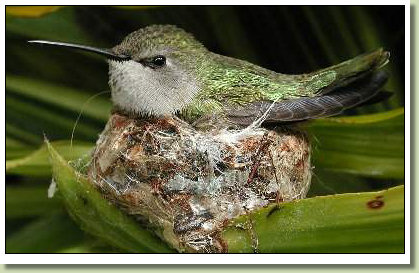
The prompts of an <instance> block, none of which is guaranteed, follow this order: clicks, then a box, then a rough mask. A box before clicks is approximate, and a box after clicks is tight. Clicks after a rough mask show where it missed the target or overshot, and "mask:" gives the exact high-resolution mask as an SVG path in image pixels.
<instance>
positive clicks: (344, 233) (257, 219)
mask: <svg viewBox="0 0 419 273" xmlns="http://www.w3.org/2000/svg"><path fill="white" fill-rule="evenodd" d="M403 234H404V186H398V187H395V188H391V189H389V190H384V191H379V192H368V193H347V194H340V195H330V196H320V197H314V198H308V199H302V200H298V201H294V202H289V203H282V204H273V205H270V206H268V207H267V208H264V209H261V210H259V211H255V212H252V213H249V214H248V215H244V216H241V217H239V218H237V219H234V220H233V221H232V223H230V224H229V226H228V227H227V228H226V229H225V230H224V232H223V235H222V237H223V238H224V240H225V242H226V245H227V246H228V251H229V252H231V253H243V252H247V253H249V252H250V253H252V252H259V253H403V252H404V235H403Z"/></svg>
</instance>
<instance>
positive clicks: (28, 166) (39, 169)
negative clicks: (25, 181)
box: [6, 141, 93, 177]
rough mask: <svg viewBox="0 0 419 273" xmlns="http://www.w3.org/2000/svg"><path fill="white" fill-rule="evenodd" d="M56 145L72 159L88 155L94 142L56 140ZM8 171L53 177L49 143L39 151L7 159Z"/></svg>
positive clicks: (63, 153) (69, 159)
mask: <svg viewBox="0 0 419 273" xmlns="http://www.w3.org/2000/svg"><path fill="white" fill-rule="evenodd" d="M54 147H55V148H56V149H57V150H58V151H59V152H60V154H62V155H65V158H66V160H68V161H71V160H75V159H79V158H81V157H84V156H88V155H89V152H90V151H91V150H92V148H93V144H91V143H86V142H74V143H73V146H71V145H70V141H56V142H54ZM6 173H7V174H18V175H26V176H37V177H40V176H41V177H51V164H50V162H49V152H48V148H47V145H45V144H44V145H42V146H41V148H39V149H38V150H37V151H35V152H33V153H31V154H29V155H27V156H25V157H23V158H18V159H13V160H7V161H6Z"/></svg>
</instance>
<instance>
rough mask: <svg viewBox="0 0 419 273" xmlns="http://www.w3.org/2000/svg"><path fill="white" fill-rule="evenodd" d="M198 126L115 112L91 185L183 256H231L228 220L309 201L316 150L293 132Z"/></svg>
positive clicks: (95, 162)
mask: <svg viewBox="0 0 419 273" xmlns="http://www.w3.org/2000/svg"><path fill="white" fill-rule="evenodd" d="M213 124H219V125H217V126H205V127H206V128H209V129H207V130H197V129H196V127H193V126H192V125H190V124H188V123H185V122H183V121H182V120H180V119H177V118H162V119H136V118H130V117H128V116H125V115H122V114H118V113H114V114H113V115H112V116H111V118H110V119H109V121H108V123H107V125H106V127H105V129H104V131H103V132H102V134H101V136H100V138H99V140H98V141H97V145H96V148H95V150H94V152H93V157H92V161H91V164H90V167H89V170H88V174H89V178H90V181H91V182H92V183H93V184H94V185H95V186H97V187H98V188H99V189H100V190H101V191H102V192H103V194H104V196H105V197H106V198H107V199H109V200H111V201H112V202H113V203H115V204H116V205H117V206H118V207H120V208H121V209H122V210H124V211H125V212H127V213H128V214H130V215H133V216H135V217H136V219H138V220H139V221H141V222H142V223H146V224H147V225H149V226H151V227H153V228H154V230H156V232H157V234H158V235H159V236H160V237H161V238H162V239H164V240H165V241H167V242H168V243H169V244H170V245H171V246H172V247H174V248H176V249H177V250H179V251H181V252H204V253H214V252H225V251H227V249H228V246H227V245H225V243H224V242H222V240H221V239H220V238H219V232H220V230H221V229H222V227H223V226H225V225H226V224H227V223H228V221H229V220H230V219H232V218H234V217H237V216H239V215H242V214H246V213H247V212H249V211H252V210H255V209H258V208H261V207H264V206H266V205H268V204H269V203H273V202H283V201H290V200H294V199H301V198H304V197H305V196H306V193H307V191H308V189H309V185H310V180H311V165H310V145H309V142H308V140H307V137H306V136H305V135H304V133H302V132H300V131H298V130H290V129H289V128H276V129H275V130H268V129H265V128H259V127H253V128H245V129H243V128H242V129H240V128H226V127H225V125H222V124H223V122H214V123H213Z"/></svg>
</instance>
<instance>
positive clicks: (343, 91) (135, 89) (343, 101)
mask: <svg viewBox="0 0 419 273" xmlns="http://www.w3.org/2000/svg"><path fill="white" fill-rule="evenodd" d="M30 42H32V43H41V44H49V45H55V46H64V47H70V48H76V49H81V50H86V51H91V52H95V53H99V54H101V55H104V56H106V57H107V59H108V63H109V85H110V88H111V93H112V101H113V104H114V107H115V108H116V109H118V110H119V111H122V112H125V113H129V114H134V115H138V116H155V117H162V116H167V115H178V116H179V117H181V118H182V119H184V120H186V121H188V122H191V123H192V122H195V121H197V120H199V119H200V118H203V117H205V116H208V115H220V116H225V117H227V118H228V119H229V120H230V121H232V122H234V123H237V124H241V125H246V124H250V123H252V122H253V121H254V120H255V119H257V118H259V117H261V116H262V115H264V122H266V123H280V122H290V121H301V120H307V119H314V118H319V117H326V116H332V115H337V114H339V113H341V112H342V111H344V110H345V109H348V108H351V107H354V106H357V105H359V104H363V103H365V102H367V101H370V100H374V99H373V98H378V97H382V96H381V95H382V94H383V92H381V91H380V88H381V87H382V86H383V85H384V83H385V82H386V79H387V75H386V73H384V72H383V71H378V70H379V69H380V68H381V67H382V66H384V65H385V64H386V63H387V62H388V59H389V53H388V52H386V51H384V50H382V49H378V50H376V51H374V52H371V53H368V54H363V55H360V56H358V57H355V58H353V59H351V60H348V61H346V62H343V63H340V64H337V65H334V66H331V67H328V68H325V69H321V70H319V71H316V72H313V73H307V74H301V75H285V74H280V73H276V72H274V71H271V70H268V69H265V68H262V67H260V66H257V65H254V64H251V63H249V62H247V61H243V60H239V59H235V58H231V57H226V56H222V55H219V54H215V53H213V52H210V51H209V50H208V49H206V48H205V47H204V46H203V45H202V44H201V43H200V42H198V41H197V40H196V39H195V38H194V37H193V36H192V35H191V34H189V33H187V32H186V31H184V30H182V29H180V28H178V27H175V26H171V25H153V26H148V27H145V28H142V29H139V30H137V31H134V32H132V33H131V34H129V35H128V36H126V38H125V39H124V40H123V41H122V42H121V43H120V44H118V45H116V46H115V47H113V48H111V49H100V48H95V47H89V46H84V45H77V44H69V43H61V42H49V41H30Z"/></svg>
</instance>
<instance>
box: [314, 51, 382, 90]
mask: <svg viewBox="0 0 419 273" xmlns="http://www.w3.org/2000/svg"><path fill="white" fill-rule="evenodd" d="M389 58H390V53H389V52H388V51H384V50H383V49H382V48H380V49H378V50H375V51H373V52H370V53H365V54H362V55H359V56H357V57H355V58H353V59H350V60H347V61H345V62H342V63H340V64H337V65H333V66H330V67H327V68H325V69H321V70H319V71H316V72H314V73H312V74H314V75H316V74H323V73H325V72H328V71H333V72H334V73H336V76H335V80H334V81H333V82H332V83H331V84H330V85H328V86H326V87H324V88H322V89H320V90H318V91H317V93H320V94H327V93H329V92H333V90H335V89H336V88H337V87H343V86H346V85H348V84H350V83H352V82H355V81H358V80H360V79H362V78H364V77H368V75H369V74H371V72H372V71H376V70H378V69H380V68H381V67H383V66H384V65H386V64H387V62H388V61H389Z"/></svg>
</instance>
